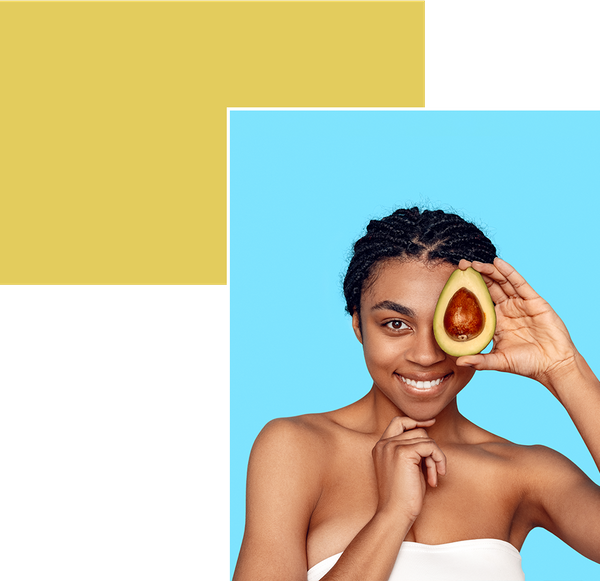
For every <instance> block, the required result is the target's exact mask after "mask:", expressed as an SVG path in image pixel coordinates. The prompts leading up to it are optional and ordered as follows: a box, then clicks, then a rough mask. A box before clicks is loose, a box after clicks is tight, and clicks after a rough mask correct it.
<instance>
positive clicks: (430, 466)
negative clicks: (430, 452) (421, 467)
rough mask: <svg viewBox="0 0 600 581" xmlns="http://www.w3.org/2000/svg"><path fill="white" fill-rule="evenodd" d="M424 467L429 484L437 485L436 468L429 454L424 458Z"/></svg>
mask: <svg viewBox="0 0 600 581" xmlns="http://www.w3.org/2000/svg"><path fill="white" fill-rule="evenodd" d="M425 468H426V470H427V482H428V483H429V486H433V487H434V488H435V487H436V486H437V468H436V465H435V461H434V460H433V458H432V457H431V456H427V458H425Z"/></svg>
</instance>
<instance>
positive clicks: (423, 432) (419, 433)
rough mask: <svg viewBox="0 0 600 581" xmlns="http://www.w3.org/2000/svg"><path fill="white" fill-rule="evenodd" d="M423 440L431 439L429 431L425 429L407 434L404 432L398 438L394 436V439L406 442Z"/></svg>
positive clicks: (414, 430) (413, 430)
mask: <svg viewBox="0 0 600 581" xmlns="http://www.w3.org/2000/svg"><path fill="white" fill-rule="evenodd" d="M423 438H427V439H428V440H429V439H430V438H429V434H428V433H427V431H426V430H425V429H424V428H413V429H412V430H406V432H404V433H402V434H400V435H398V436H394V438H393V439H395V440H401V441H405V440H411V439H414V440H417V439H423Z"/></svg>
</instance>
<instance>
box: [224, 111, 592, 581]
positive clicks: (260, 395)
mask: <svg viewBox="0 0 600 581" xmlns="http://www.w3.org/2000/svg"><path fill="white" fill-rule="evenodd" d="M230 115H231V117H230V156H231V157H230V161H231V172H230V179H231V181H230V208H231V209H230V217H231V218H230V220H231V221H230V232H231V237H230V240H231V247H230V248H231V263H230V264H231V572H232V574H233V569H234V567H235V562H236V560H237V555H238V551H239V547H240V543H241V539H242V535H243V526H244V511H245V505H244V497H245V473H246V466H247V462H248V456H249V453H250V448H251V445H252V442H253V441H254V439H255V437H256V435H257V434H258V432H259V431H260V430H261V428H262V427H263V426H264V424H265V423H267V422H268V421H269V420H271V419H273V418H275V417H282V416H291V415H298V414H302V413H308V412H323V411H327V410H331V409H335V408H339V407H342V406H345V405H347V404H349V403H351V402H353V401H356V400H357V399H359V398H361V397H362V396H364V395H365V394H366V393H367V391H368V390H369V389H370V387H371V384H372V382H371V379H370V377H369V375H368V373H367V370H366V367H365V365H364V360H363V357H362V351H361V346H360V344H359V343H358V341H357V340H356V338H355V337H354V334H353V333H352V329H351V325H350V317H349V316H348V315H346V314H345V312H344V301H343V295H342V291H341V278H342V277H343V274H344V270H345V266H346V264H347V260H348V255H349V252H350V250H351V246H352V244H353V243H354V241H355V240H356V239H357V238H359V237H360V236H362V234H363V232H364V228H365V227H366V224H367V223H368V221H369V220H370V219H371V218H380V217H382V216H384V215H386V214H388V213H390V212H391V211H393V210H394V209H396V208H397V207H401V206H410V205H415V204H416V205H421V206H426V207H429V208H442V209H444V210H449V211H455V212H457V213H459V214H461V215H462V216H463V217H464V218H466V219H468V220H470V221H473V222H475V223H476V224H477V225H478V226H480V227H482V229H483V230H484V232H486V233H487V234H488V236H490V237H491V239H492V241H493V242H494V243H495V244H496V247H497V248H498V252H499V255H500V256H502V257H503V258H504V259H506V260H508V261H509V262H511V263H512V264H513V265H514V266H515V267H516V268H517V269H518V270H519V271H520V272H521V274H523V275H524V276H525V278H526V279H527V280H528V281H529V282H530V284H531V285H532V286H533V288H534V289H536V290H537V291H538V292H539V293H540V294H541V295H542V296H543V297H544V298H545V299H547V300H548V301H549V302H550V304H551V305H552V306H553V307H554V309H555V310H556V311H557V312H558V314H559V315H560V316H561V317H562V318H563V320H564V321H565V323H566V325H567V327H568V329H569V331H570V333H571V336H572V338H573V340H574V341H575V344H576V345H577V347H578V348H579V350H580V352H581V353H582V354H583V355H584V357H586V359H587V360H588V362H589V363H590V365H591V366H592V368H593V369H595V370H597V371H598V370H600V361H599V359H600V356H599V355H598V354H597V348H596V345H597V344H598V336H597V331H598V322H599V319H600V317H599V315H598V306H597V294H598V286H599V285H598V283H599V273H598V268H597V264H596V260H597V254H598V246H599V245H598V241H597V240H598V233H599V229H600V222H599V210H600V200H599V198H600V172H599V171H598V165H599V160H600V138H599V136H600V114H599V113H596V112H431V111H232V112H231V113H230ZM458 404H459V409H460V410H461V412H462V413H463V414H464V415H465V416H466V417H468V418H469V419H470V420H472V421H474V422H475V423H476V424H478V425H479V426H481V427H483V428H485V429H487V430H489V431H491V432H494V433H496V434H498V435H500V436H503V437H505V438H508V439H510V440H512V441H514V442H517V443H520V444H534V443H539V444H544V445H547V446H550V447H552V448H554V449H556V450H558V451H560V452H562V453H563V454H565V455H566V456H567V457H569V458H570V459H571V460H573V461H574V462H575V463H576V464H577V465H578V466H579V467H581V468H582V469H583V470H584V471H585V472H586V473H587V474H588V475H590V477H591V478H592V479H593V480H594V481H595V482H596V483H598V482H599V481H600V479H599V477H598V472H597V470H596V467H595V465H594V462H593V460H592V458H591V456H590V454H589V452H588V451H587V448H586V447H585V445H584V444H583V442H582V440H581V438H580V436H579V434H578V432H577V430H576V428H575V427H574V425H573V423H572V422H571V420H570V419H569V417H568V414H567V413H566V411H565V409H564V408H563V407H562V406H561V404H560V403H559V402H558V401H557V400H555V399H554V397H553V396H552V395H551V394H550V393H549V392H548V391H547V390H546V389H545V388H544V387H543V386H541V385H539V384H537V383H535V382H534V381H532V380H528V379H525V378H521V377H517V376H513V375H508V374H501V373H498V372H491V371H487V372H486V371H483V372H478V373H476V375H475V377H474V378H473V380H472V381H471V383H470V384H469V385H468V386H467V387H466V388H465V389H464V391H463V392H462V393H461V394H460V395H459V397H458ZM599 421H600V418H599ZM521 554H522V556H523V568H524V570H525V574H526V576H527V579H528V581H537V580H542V579H543V580H549V579H552V580H569V581H571V580H574V579H581V580H589V579H595V578H599V577H600V565H597V564H595V563H592V562H591V561H589V560H588V559H586V558H584V557H582V556H581V555H579V554H577V553H576V552H575V551H573V550H572V549H571V548H570V547H568V546H567V545H566V544H564V543H563V542H562V541H560V540H558V539H557V538H556V537H554V536H553V535H551V534H550V533H547V532H546V531H544V530H541V529H535V530H534V531H533V532H532V533H530V535H529V537H528V538H527V540H526V542H525V545H524V547H523V549H522V552H521Z"/></svg>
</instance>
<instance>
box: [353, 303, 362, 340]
mask: <svg viewBox="0 0 600 581" xmlns="http://www.w3.org/2000/svg"><path fill="white" fill-rule="evenodd" d="M352 328H353V329H354V334H355V335H356V338H357V339H358V340H359V341H360V344H361V345H362V332H361V330H360V315H359V314H358V311H357V310H356V309H354V314H353V315H352Z"/></svg>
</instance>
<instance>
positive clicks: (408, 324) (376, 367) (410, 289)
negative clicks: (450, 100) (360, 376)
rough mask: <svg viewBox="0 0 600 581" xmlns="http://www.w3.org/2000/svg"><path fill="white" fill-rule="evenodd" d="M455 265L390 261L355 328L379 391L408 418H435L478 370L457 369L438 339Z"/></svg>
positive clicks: (366, 299) (354, 320) (380, 271)
mask: <svg viewBox="0 0 600 581" xmlns="http://www.w3.org/2000/svg"><path fill="white" fill-rule="evenodd" d="M455 269H456V267H455V266H454V265H452V264H450V263H448V262H436V263H424V262H421V261H418V260H404V261H400V260H388V261H386V262H384V263H383V264H381V265H379V269H378V273H377V277H376V280H375V281H374V283H373V284H372V285H371V286H370V288H368V289H367V290H366V291H365V292H363V294H362V297H361V303H360V305H361V306H360V326H359V319H358V315H357V314H356V313H355V314H354V316H353V318H352V326H353V327H354V332H355V333H356V336H357V337H358V340H359V341H360V342H361V343H362V345H363V348H364V354H365V360H366V363H367V368H368V369H369V373H370V374H371V377H372V378H373V381H374V382H375V385H376V386H377V388H379V390H380V391H381V392H382V393H383V394H384V395H386V396H387V398H388V399H389V400H390V401H391V402H392V403H394V404H395V405H396V407H398V408H399V409H400V410H401V411H402V412H403V413H404V414H405V415H407V416H409V417H411V418H413V419H416V420H426V419H430V418H433V417H436V416H437V415H438V414H439V413H440V412H441V411H442V410H443V409H444V408H445V407H446V405H447V404H448V403H449V402H450V401H452V400H453V399H454V397H456V394H457V393H458V392H459V391H460V390H461V389H462V388H463V387H464V386H465V385H466V384H467V383H468V382H469V381H470V379H471V378H472V377H473V374H474V373H475V370H474V369H472V368H470V367H458V366H457V365H456V359H457V358H456V357H453V356H451V355H448V354H447V353H445V352H444V351H442V350H441V349H440V347H439V345H438V344H437V343H436V341H435V337H434V335H433V314H434V311H435V306H436V303H437V299H438V297H439V295H440V293H441V291H442V288H443V287H444V285H445V284H446V281H447V280H448V277H449V276H450V274H451V273H452V272H453V271H454V270H455Z"/></svg>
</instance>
